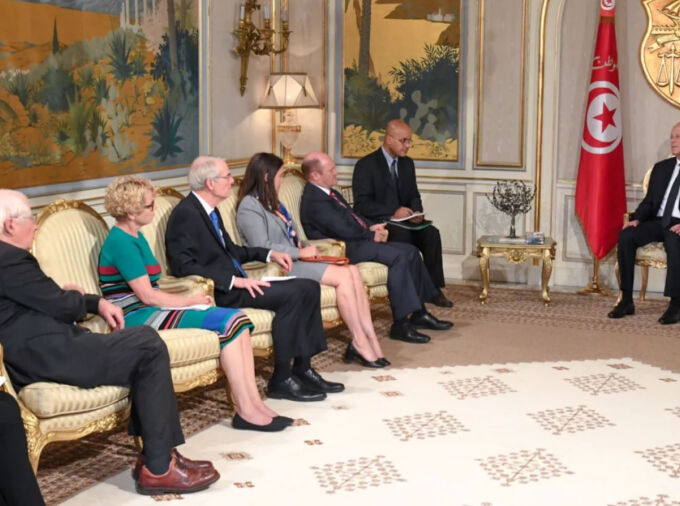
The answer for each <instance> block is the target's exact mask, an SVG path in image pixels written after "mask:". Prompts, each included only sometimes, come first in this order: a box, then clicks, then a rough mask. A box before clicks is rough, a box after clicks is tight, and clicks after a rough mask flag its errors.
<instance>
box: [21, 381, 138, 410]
mask: <svg viewBox="0 0 680 506" xmlns="http://www.w3.org/2000/svg"><path fill="white" fill-rule="evenodd" d="M129 394H130V389H128V388H125V387H116V386H100V387H96V388H78V387H74V386H71V385H62V384H59V383H47V382H38V383H32V384H31V385H27V386H25V387H24V388H22V389H21V390H20V391H19V399H21V401H22V402H23V403H24V404H25V405H26V407H27V408H29V409H30V410H31V411H32V412H33V413H34V414H35V415H36V416H37V417H38V418H51V417H54V416H61V415H70V414H74V413H84V412H88V411H95V410H98V409H101V408H106V407H108V406H115V405H116V404H118V403H119V402H121V401H126V402H125V403H127V399H128V396H129Z"/></svg>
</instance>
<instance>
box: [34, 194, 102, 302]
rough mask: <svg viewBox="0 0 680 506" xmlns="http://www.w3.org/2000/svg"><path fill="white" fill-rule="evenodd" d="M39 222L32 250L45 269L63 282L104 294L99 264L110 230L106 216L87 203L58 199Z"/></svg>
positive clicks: (61, 284)
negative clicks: (104, 218) (100, 214)
mask: <svg viewBox="0 0 680 506" xmlns="http://www.w3.org/2000/svg"><path fill="white" fill-rule="evenodd" d="M67 206H76V207H67ZM38 224H39V226H40V228H39V229H38V233H36V235H35V240H34V241H33V249H32V251H33V255H35V257H36V258H37V259H38V262H39V263H40V267H41V268H42V270H43V271H45V273H46V274H47V275H48V276H50V277H51V278H52V279H54V280H55V281H56V282H57V284H59V285H60V286H63V285H64V284H65V283H76V284H78V285H80V286H82V287H83V288H84V289H85V292H86V293H97V294H100V295H101V291H100V290H99V282H98V278H97V265H98V263H99V251H100V250H101V247H102V244H103V242H104V239H106V236H107V235H108V233H109V227H108V226H107V225H106V223H105V222H104V220H103V219H102V218H101V217H99V215H98V214H97V213H96V212H95V211H94V210H92V208H90V207H89V206H86V205H85V204H80V203H77V202H74V201H66V200H63V199H59V200H57V201H56V202H54V203H52V204H50V205H49V206H47V207H46V208H45V209H44V210H43V211H42V213H41V215H40V217H39V219H38Z"/></svg>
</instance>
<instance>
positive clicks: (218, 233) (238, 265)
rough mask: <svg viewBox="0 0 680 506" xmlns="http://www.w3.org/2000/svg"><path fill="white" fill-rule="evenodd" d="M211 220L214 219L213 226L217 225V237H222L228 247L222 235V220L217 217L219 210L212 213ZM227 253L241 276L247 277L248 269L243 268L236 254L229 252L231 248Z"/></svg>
mask: <svg viewBox="0 0 680 506" xmlns="http://www.w3.org/2000/svg"><path fill="white" fill-rule="evenodd" d="M210 221H212V224H213V227H215V232H217V237H219V238H220V242H221V243H222V246H224V247H225V249H226V245H225V243H224V237H222V230H221V229H220V220H219V219H218V218H217V212H216V211H215V210H214V209H213V210H212V212H211V213H210ZM227 254H228V255H229V258H231V263H232V264H234V267H236V270H237V271H238V272H239V274H241V277H244V278H247V277H248V275H247V274H246V271H244V270H243V267H241V264H240V263H239V261H238V260H236V258H234V256H233V255H232V254H231V253H230V252H229V250H227Z"/></svg>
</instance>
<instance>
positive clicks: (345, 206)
mask: <svg viewBox="0 0 680 506" xmlns="http://www.w3.org/2000/svg"><path fill="white" fill-rule="evenodd" d="M331 198H332V199H333V200H335V201H336V202H337V203H338V204H340V205H341V206H342V207H344V208H347V205H346V204H345V203H344V202H343V201H342V200H340V199H339V198H338V196H337V195H336V194H335V193H334V192H333V190H331ZM349 212H350V213H352V217H353V218H354V219H355V220H357V223H358V224H359V225H361V227H362V228H364V229H368V225H366V222H365V221H364V220H362V219H361V217H359V215H358V214H355V212H354V211H352V210H351V209H350V210H349Z"/></svg>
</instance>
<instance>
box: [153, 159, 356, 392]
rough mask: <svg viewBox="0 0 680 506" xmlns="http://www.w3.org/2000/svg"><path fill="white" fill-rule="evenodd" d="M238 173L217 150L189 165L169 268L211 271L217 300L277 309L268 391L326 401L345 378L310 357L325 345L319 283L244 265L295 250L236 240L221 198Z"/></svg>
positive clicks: (174, 218) (171, 234)
mask: <svg viewBox="0 0 680 506" xmlns="http://www.w3.org/2000/svg"><path fill="white" fill-rule="evenodd" d="M233 179H234V178H233V176H232V175H231V171H230V170H229V166H228V165H227V163H226V162H225V161H224V160H221V159H219V158H214V157H211V156H200V157H198V158H197V159H196V160H194V162H193V163H192V165H191V170H190V171H189V186H190V187H191V189H192V192H191V193H190V194H189V195H188V196H187V197H186V198H185V199H184V200H183V201H182V202H180V203H179V204H178V205H177V207H175V209H173V211H172V214H171V215H170V219H169V220H168V227H167V231H166V233H165V246H166V251H167V255H168V262H169V265H170V270H171V271H172V273H173V274H174V275H175V276H188V275H190V274H198V275H199V276H203V277H206V278H211V279H212V280H213V281H214V282H215V302H216V303H217V305H218V306H224V307H238V308H241V307H254V308H260V309H269V310H271V311H274V321H273V323H272V336H273V338H274V373H273V375H272V377H271V379H270V380H269V384H268V387H267V395H268V396H269V397H272V398H274V399H288V400H292V401H321V400H323V399H325V398H326V394H328V393H333V392H341V391H342V390H344V386H343V385H342V384H341V383H334V382H330V381H326V380H325V379H323V378H322V377H321V375H320V374H319V373H318V372H316V371H315V370H314V369H313V368H312V365H311V357H312V356H314V355H316V354H317V353H319V352H321V351H323V350H325V349H326V335H325V333H324V331H323V325H322V322H321V295H320V294H321V289H320V287H319V283H317V282H316V281H312V280H309V279H293V280H289V281H276V282H273V283H267V282H264V281H258V280H256V279H253V278H249V277H247V275H246V273H245V271H244V270H243V268H242V267H241V264H242V263H245V262H249V261H251V260H258V261H260V262H267V261H269V260H273V261H275V262H276V263H278V264H279V265H280V266H281V267H282V268H283V269H284V270H285V271H289V270H290V268H291V265H292V260H291V257H290V255H289V254H288V253H283V252H281V251H274V250H267V249H265V248H245V247H242V246H238V245H236V244H234V243H233V242H232V240H231V238H230V237H229V234H228V233H227V231H226V229H225V228H224V223H223V222H222V216H221V215H220V212H219V210H218V209H217V205H218V204H219V203H220V202H222V201H223V200H224V199H226V198H227V197H229V195H231V184H232V181H233ZM291 359H294V362H293V367H292V369H291Z"/></svg>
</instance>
